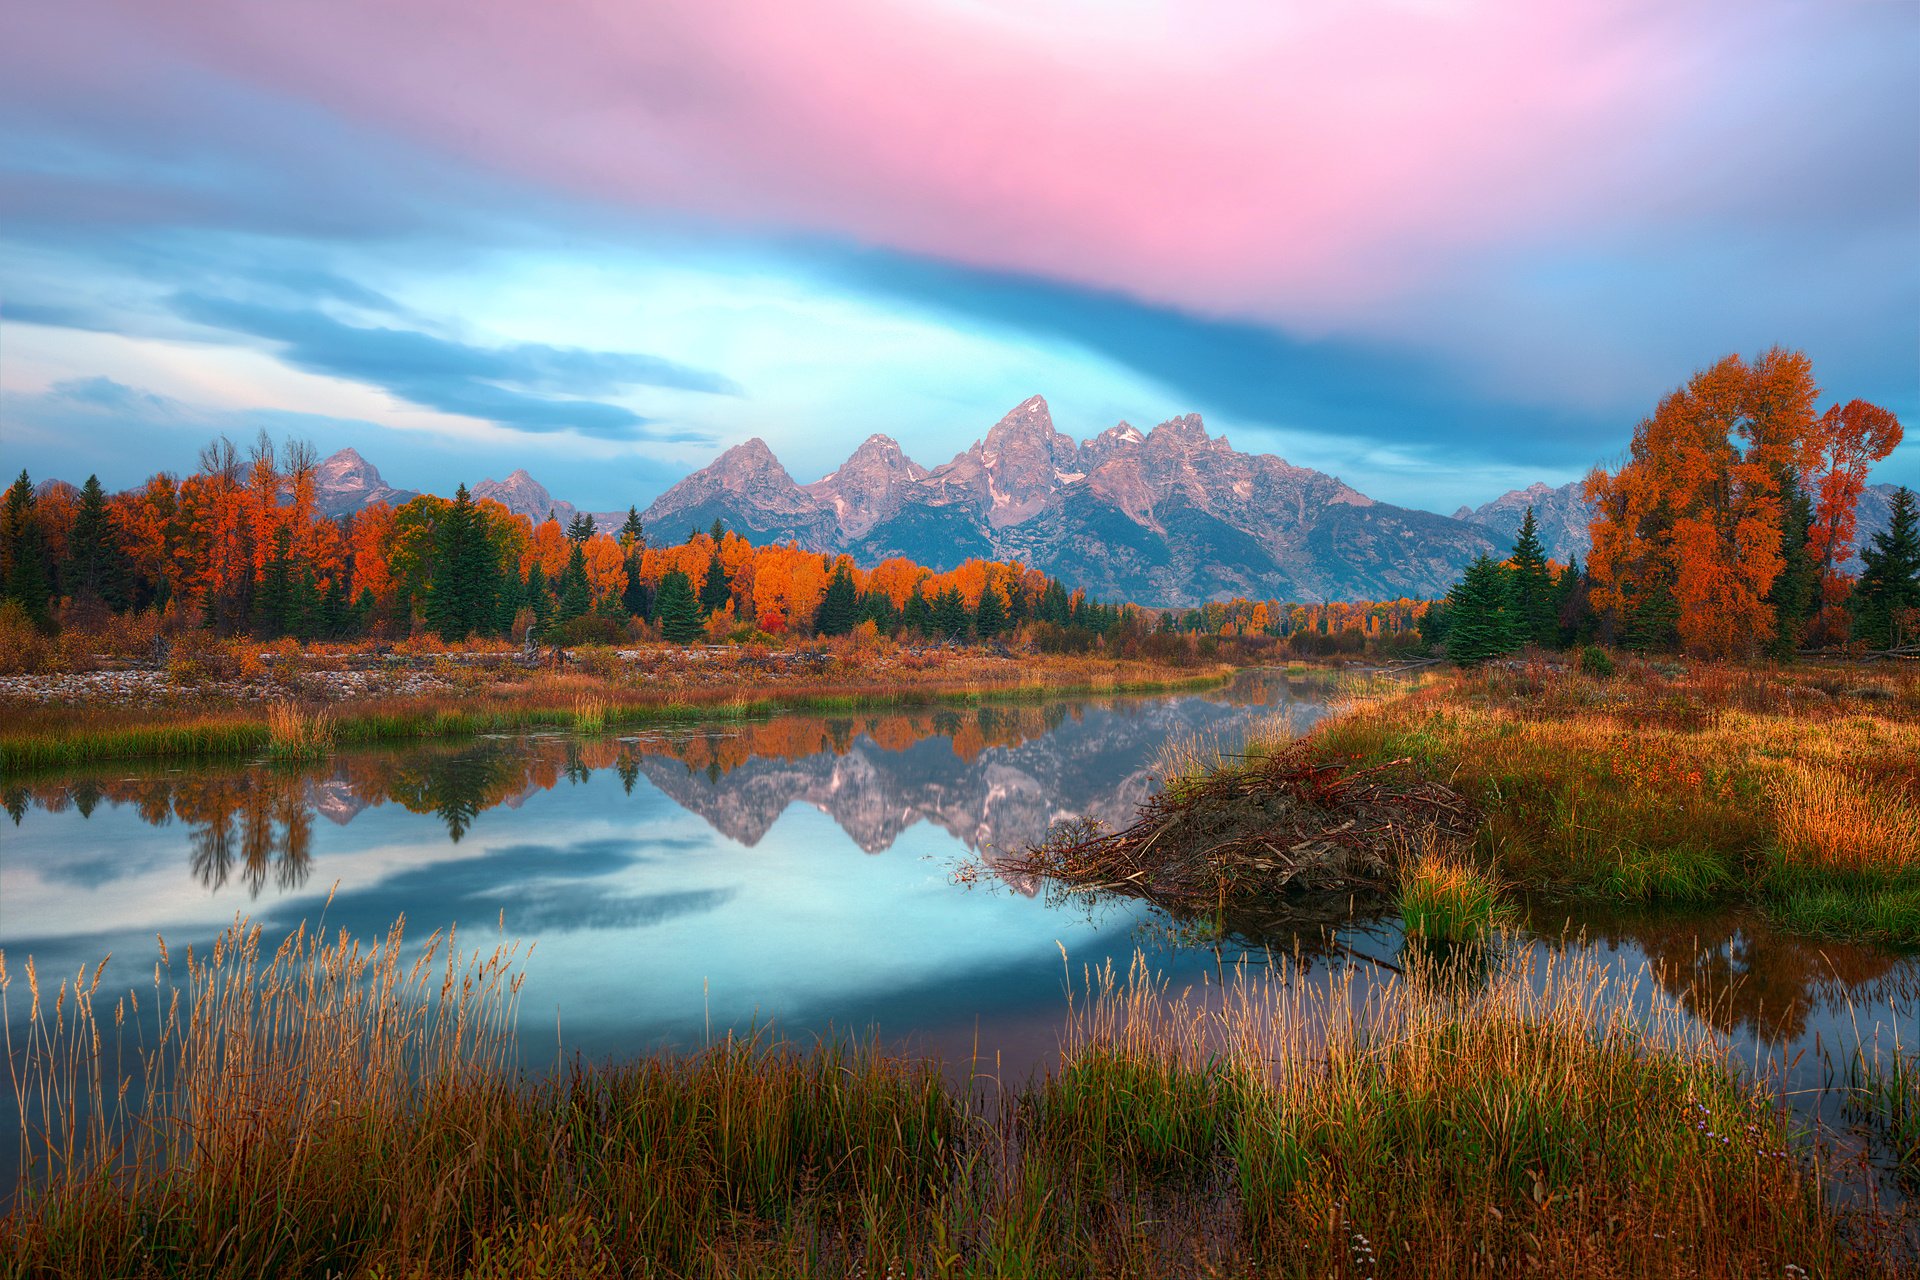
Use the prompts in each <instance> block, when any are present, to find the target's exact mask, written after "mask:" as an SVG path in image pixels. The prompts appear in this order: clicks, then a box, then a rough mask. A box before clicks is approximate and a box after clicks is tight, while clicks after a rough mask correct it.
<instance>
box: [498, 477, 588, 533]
mask: <svg viewBox="0 0 1920 1280" xmlns="http://www.w3.org/2000/svg"><path fill="white" fill-rule="evenodd" d="M472 493H473V500H474V501H475V502H478V501H480V499H482V498H491V499H493V501H495V502H497V503H499V504H500V505H501V506H503V507H505V508H506V509H507V510H509V511H511V512H513V513H514V514H515V515H521V516H525V517H526V518H527V519H529V520H532V521H533V522H535V523H536V524H537V523H539V522H540V521H542V520H545V519H546V518H547V515H548V513H549V512H551V513H552V515H553V518H554V519H556V520H558V521H559V522H560V523H561V524H571V523H572V522H573V517H574V516H575V515H577V514H578V512H577V511H576V510H575V508H574V505H573V504H572V503H571V502H562V501H560V500H559V499H557V498H555V497H554V496H553V495H552V494H551V493H548V492H547V487H546V486H545V485H543V484H541V483H540V482H539V481H538V480H535V479H534V478H533V477H532V476H530V475H528V474H527V469H526V468H525V467H516V468H515V469H514V470H513V471H511V472H509V473H508V474H507V478H506V479H505V480H492V479H488V480H482V481H481V482H480V483H479V484H477V485H475V486H473V490H472Z"/></svg>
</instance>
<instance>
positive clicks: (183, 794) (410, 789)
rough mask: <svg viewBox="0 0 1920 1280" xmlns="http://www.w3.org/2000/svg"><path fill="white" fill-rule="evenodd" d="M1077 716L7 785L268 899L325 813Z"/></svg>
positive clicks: (18, 807) (459, 747) (978, 743)
mask: <svg viewBox="0 0 1920 1280" xmlns="http://www.w3.org/2000/svg"><path fill="white" fill-rule="evenodd" d="M1078 714H1079V708H1078V707H1077V706H1076V707H1069V706H1066V705H1063V704H1059V703H1050V704H1039V705H1033V706H990V707H970V708H953V707H936V708H926V709H923V710H917V711H909V712H899V713H888V714H872V715H850V716H832V717H820V716H801V715H794V716H779V717H775V718H773V719H770V720H763V721H753V722H741V723H733V724H723V725H717V726H700V727H696V728H692V729H686V730H674V731H666V732H654V733H643V734H640V735H637V736H634V737H630V738H600V739H593V740H584V741H583V740H573V739H568V738H562V737H533V738H527V739H523V740H520V741H518V742H516V743H514V744H513V746H512V748H511V749H510V750H503V749H501V746H500V744H499V743H498V742H486V743H472V742H468V743H454V744H447V743H437V744H431V745H428V746H424V747H414V748H410V749H408V750H405V751H393V752H379V751H370V752H356V753H353V754H350V755H346V756H341V757H338V758H336V759H333V760H327V761H322V762H319V763H316V764H313V765H309V766H288V765H283V764H267V763H258V764H252V765H243V766H187V767H184V768H171V769H167V770H165V771H156V772H151V773H147V774H144V775H142V774H140V773H137V772H128V771H126V770H124V769H117V770H115V771H113V772H112V773H111V774H105V773H103V774H82V775H78V776H74V775H68V776H66V777H62V778H59V779H48V780H45V781H41V782H34V783H24V784H15V785H12V786H9V787H8V788H7V789H6V790H5V792H4V802H5V806H6V809H7V812H8V813H9V814H10V815H11V816H12V818H13V820H14V822H15V823H16V824H18V823H20V822H22V821H23V820H24V819H25V817H26V815H27V813H28V812H29V811H30V810H31V809H33V808H36V807H37V808H39V809H42V810H44V811H46V812H48V813H61V812H65V811H67V810H69V809H71V810H73V811H75V812H77V813H79V814H80V815H81V816H82V817H83V818H85V817H89V816H91V815H92V814H93V812H94V811H95V809H96V807H97V806H98V805H99V804H100V803H101V802H102V801H105V802H106V803H108V804H110V805H112V806H114V807H116V808H126V809H130V810H131V811H132V812H133V813H135V814H137V815H138V816H139V817H140V819H141V820H142V821H144V822H146V823H148V824H149V825H152V826H162V825H165V824H167V823H171V822H176V821H177V822H179V823H181V824H182V825H184V826H185V827H186V828H187V847H188V861H189V864H190V866H191V867H192V870H193V873H194V875H195V877H196V878H197V879H199V880H200V882H201V883H202V884H205V885H206V886H207V887H208V888H211V889H220V888H224V887H225V886H227V885H229V884H238V885H241V886H243V887H244V888H245V889H246V890H247V892H248V893H249V894H250V895H254V896H258V894H259V893H260V891H261V890H262V889H263V888H265V887H266V886H267V885H268V884H269V883H271V884H273V885H275V886H277V887H279V888H282V889H290V888H295V887H298V886H299V885H301V884H304V883H305V882H306V880H307V877H308V875H309V874H310V871H311V858H312V842H313V826H314V819H315V817H316V816H325V817H327V818H328V819H329V820H331V821H334V822H340V823H344V822H347V821H351V820H352V818H353V817H354V816H355V815H356V814H358V813H359V812H361V811H362V810H364V809H367V808H373V807H377V806H380V805H383V804H388V803H393V804H398V805H400V806H401V807H402V808H405V809H407V810H408V811H409V812H413V813H431V814H433V815H435V816H436V817H438V818H439V819H440V821H441V822H442V823H443V824H444V825H445V827H446V830H447V835H448V837H449V838H450V839H452V840H455V841H458V840H460V839H461V837H463V836H464V835H466V833H467V832H468V831H469V830H470V829H471V828H472V827H473V825H474V823H475V821H476V820H477V819H478V818H479V817H480V815H481V814H482V813H484V812H485V811H486V810H488V809H491V808H493V807H495V806H496V805H500V804H508V803H517V802H518V801H520V800H523V799H525V798H526V797H527V796H529V795H532V794H533V793H535V792H537V791H542V790H550V789H552V788H554V787H556V786H558V785H559V784H560V782H561V781H562V780H563V779H564V780H566V781H567V782H569V783H572V784H576V785H577V784H580V783H584V782H586V781H587V780H588V779H590V778H591V777H592V775H593V774H594V773H596V772H600V771H602V770H609V769H610V770H612V771H613V772H614V773H615V774H616V775H617V777H618V778H619V780H620V784H621V786H622V787H623V788H624V789H625V790H626V791H627V792H628V793H631V792H632V791H633V788H634V784H635V783H636V782H638V781H639V779H640V776H641V767H640V761H641V760H642V759H643V758H645V757H650V756H651V757H666V758H671V759H675V760H678V761H680V762H681V763H682V764H684V765H686V767H687V768H688V769H689V770H690V771H693V772H697V773H700V774H703V775H705V776H706V777H707V778H709V779H710V780H711V781H713V782H715V783H716V784H717V783H718V782H719V781H720V780H721V779H723V778H724V777H726V776H727V775H728V774H730V773H732V772H733V771H734V770H736V769H739V768H741V767H742V766H744V765H746V764H747V763H749V762H750V761H753V760H755V759H769V758H772V759H780V760H798V759H804V758H808V757H812V756H817V755H821V754H823V753H831V754H833V755H838V756H843V755H845V754H847V753H848V752H850V751H851V750H853V748H854V746H855V745H856V744H857V743H859V742H860V741H861V740H863V739H864V740H866V741H870V742H872V743H873V744H874V745H875V746H876V747H878V748H880V749H881V750H884V751H893V752H898V751H905V750H907V749H909V748H911V747H913V746H915V745H916V744H918V743H920V742H923V741H926V740H927V739H930V738H943V739H945V740H946V741H947V742H948V743H949V745H950V747H951V749H952V751H953V753H954V755H955V756H956V757H958V758H959V759H960V760H962V761H966V762H971V761H972V760H973V759H975V758H976V757H978V755H979V754H980V753H981V752H982V751H984V750H986V749H987V748H988V747H993V746H1001V747H1012V746H1018V745H1020V744H1022V743H1024V742H1027V741H1030V740H1032V739H1034V738H1038V737H1041V736H1043V735H1045V734H1047V733H1048V732H1050V731H1051V730H1053V729H1054V728H1056V727H1058V726H1059V725H1060V724H1061V723H1062V722H1063V721H1064V719H1065V718H1066V717H1068V716H1069V715H1078Z"/></svg>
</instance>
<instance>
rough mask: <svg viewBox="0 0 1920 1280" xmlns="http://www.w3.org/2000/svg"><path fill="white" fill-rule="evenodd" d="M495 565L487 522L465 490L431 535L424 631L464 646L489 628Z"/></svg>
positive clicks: (496, 592)
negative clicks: (460, 642)
mask: <svg viewBox="0 0 1920 1280" xmlns="http://www.w3.org/2000/svg"><path fill="white" fill-rule="evenodd" d="M499 573H500V565H499V560H498V557H497V556H496V555H495V553H494V547H493V540H492V539H491V538H489V537H488V536H487V528H486V518H485V517H484V516H483V515H482V514H481V513H480V510H479V509H478V508H477V507H475V506H474V505H473V496H472V495H471V494H469V493H468V492H467V486H465V485H464V484H463V485H461V486H460V487H459V489H457V490H456V491H455V492H454V496H453V505H452V506H451V507H448V508H447V510H446V511H445V513H444V514H443V516H442V518H441V520H440V523H439V526H438V527H437V528H436V529H435V530H434V557H433V578H432V581H431V582H430V584H429V585H428V587H427V607H426V618H427V625H428V626H429V627H432V628H433V630H434V632H435V633H436V634H437V635H439V636H440V638H441V639H443V640H464V639H466V638H467V637H468V636H470V635H472V634H473V633H474V632H475V631H481V632H484V631H487V630H488V629H490V628H491V627H492V626H493V622H494V616H493V614H494V606H495V603H496V600H497V598H498V595H499Z"/></svg>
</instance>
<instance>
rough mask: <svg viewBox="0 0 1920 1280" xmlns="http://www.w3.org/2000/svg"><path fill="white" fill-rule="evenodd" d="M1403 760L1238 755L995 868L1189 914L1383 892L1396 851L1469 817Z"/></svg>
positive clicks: (1464, 833) (1463, 824)
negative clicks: (1367, 763) (1110, 819)
mask: <svg viewBox="0 0 1920 1280" xmlns="http://www.w3.org/2000/svg"><path fill="white" fill-rule="evenodd" d="M1406 764H1407V762H1406V761H1404V760H1397V761H1392V762H1389V763H1387V764H1384V765H1377V766H1375V767H1373V768H1369V769H1352V770H1349V769H1345V768H1343V767H1341V766H1339V765H1325V764H1321V765H1316V764H1311V763H1309V762H1307V761H1306V760H1305V759H1303V758H1302V757H1301V756H1300V755H1299V754H1298V753H1296V752H1291V751H1288V752H1282V753H1279V754H1275V755H1256V756H1249V757H1246V758H1244V759H1243V760H1242V761H1241V762H1240V763H1238V764H1234V765H1225V766H1223V767H1221V768H1219V769H1216V770H1213V771H1212V772H1208V773H1204V774H1201V775H1199V776H1197V777H1193V778H1188V779H1181V780H1178V781H1176V782H1175V783H1173V784H1172V785H1170V786H1169V787H1168V788H1167V789H1166V790H1165V791H1164V792H1162V793H1161V794H1160V795H1157V796H1155V797H1154V798H1153V799H1151V800H1149V801H1148V802H1147V803H1146V804H1144V805H1142V806H1141V808H1140V813H1139V817H1138V819H1137V820H1136V821H1135V822H1134V824H1133V825H1132V826H1130V827H1128V828H1127V829H1126V830H1124V831H1117V832H1109V831H1106V830H1105V829H1103V828H1102V827H1101V825H1100V824H1099V823H1098V822H1095V821H1092V820H1080V821H1075V822H1068V823H1062V824H1061V825H1060V826H1059V827H1057V828H1056V829H1055V830H1054V832H1053V833H1052V834H1051V835H1050V836H1049V837H1048V839H1047V841H1046V843H1044V844H1041V845H1037V846H1035V847H1033V848H1031V849H1028V850H1027V851H1026V852H1025V853H1024V854H1022V855H1020V856H1018V857H1017V858H1014V859H1012V860H1010V861H1008V862H1004V863H1003V864H1002V868H1003V870H1010V871H1014V872H1019V873H1025V874H1029V875H1034V876H1041V877H1045V878H1047V879H1051V880H1053V881H1056V882H1058V883H1062V884H1065V885H1068V886H1070V887H1072V888H1076V889H1082V890H1087V891H1096V892H1112V893H1123V894H1128V895H1131V896H1134V897H1140V898H1145V899H1147V900H1148V901H1150V902H1154V903H1156V904H1158V905H1160V906H1164V907H1168V908H1172V909H1174V910H1188V911H1192V910H1196V909H1201V908H1212V907H1216V906H1220V905H1228V904H1235V903H1238V904H1247V903H1251V902H1257V901H1260V900H1263V899H1270V898H1275V897H1278V896H1280V895H1282V894H1284V893H1287V892H1290V891H1327V890H1351V889H1383V888H1387V887H1389V886H1390V884H1391V882H1392V878H1393V875H1394V871H1395V868H1396V866H1397V865H1398V863H1399V861H1400V859H1401V858H1402V857H1403V856H1407V855H1410V854H1412V853H1413V852H1414V851H1417V850H1418V849H1420V848H1421V847H1423V846H1428V847H1430V846H1431V845H1432V844H1435V843H1439V844H1451V843H1453V842H1455V841H1459V840H1464V839H1466V838H1467V837H1468V836H1470V835H1471V834H1472V832H1473V830H1474V827H1475V826H1476V824H1477V823H1478V820H1479V815H1478V814H1477V813H1476V812H1475V811H1474V809H1473V806H1472V805H1470V804H1469V803H1468V802H1467V801H1466V800H1465V799H1464V798H1463V797H1462V796H1461V795H1460V794H1459V793H1458V792H1456V791H1454V790H1453V789H1452V788H1451V787H1448V786H1446V785H1444V784H1442V783H1438V782H1433V781H1427V780H1423V779H1420V778H1418V777H1416V776H1415V775H1414V774H1413V773H1412V772H1411V771H1410V770H1409V769H1407V768H1406V767H1405V766H1406Z"/></svg>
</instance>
